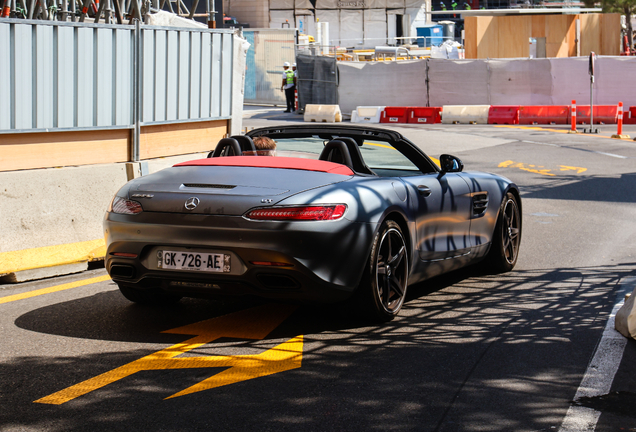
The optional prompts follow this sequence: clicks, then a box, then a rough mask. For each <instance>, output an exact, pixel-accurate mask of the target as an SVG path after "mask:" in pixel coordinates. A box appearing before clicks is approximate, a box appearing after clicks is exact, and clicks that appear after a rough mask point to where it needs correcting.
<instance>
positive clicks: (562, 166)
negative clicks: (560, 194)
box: [559, 165, 587, 174]
mask: <svg viewBox="0 0 636 432" xmlns="http://www.w3.org/2000/svg"><path fill="white" fill-rule="evenodd" d="M559 166H560V167H561V171H576V173H577V174H581V173H582V172H585V171H587V168H581V167H571V166H567V165H559Z"/></svg>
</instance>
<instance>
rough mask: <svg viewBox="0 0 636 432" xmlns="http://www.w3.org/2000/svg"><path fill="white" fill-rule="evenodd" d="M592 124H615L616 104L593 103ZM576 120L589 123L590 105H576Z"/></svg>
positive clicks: (580, 122)
mask: <svg viewBox="0 0 636 432" xmlns="http://www.w3.org/2000/svg"><path fill="white" fill-rule="evenodd" d="M593 120H594V124H616V122H617V121H618V108H617V107H616V105H594V119H593ZM576 122H577V123H578V124H590V106H589V105H579V106H577V107H576Z"/></svg>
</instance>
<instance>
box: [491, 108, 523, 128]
mask: <svg viewBox="0 0 636 432" xmlns="http://www.w3.org/2000/svg"><path fill="white" fill-rule="evenodd" d="M488 124H511V125H512V124H519V105H492V106H491V107H490V109H489V110H488Z"/></svg>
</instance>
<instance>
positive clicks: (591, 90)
mask: <svg viewBox="0 0 636 432" xmlns="http://www.w3.org/2000/svg"><path fill="white" fill-rule="evenodd" d="M593 132H594V75H592V76H591V77H590V133H593Z"/></svg>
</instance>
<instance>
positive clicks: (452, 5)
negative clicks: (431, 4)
mask: <svg viewBox="0 0 636 432" xmlns="http://www.w3.org/2000/svg"><path fill="white" fill-rule="evenodd" d="M451 9H453V10H455V9H457V2H456V1H455V0H453V2H452V3H451Z"/></svg>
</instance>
